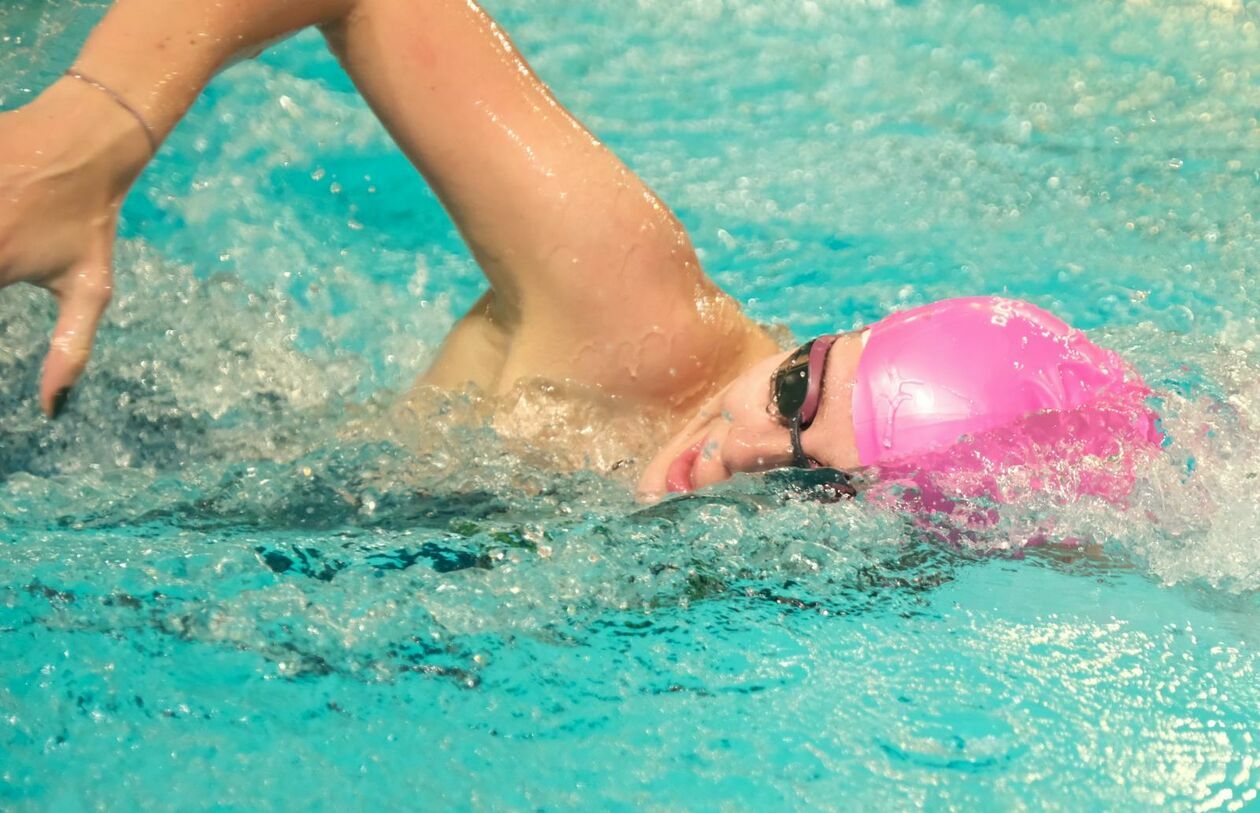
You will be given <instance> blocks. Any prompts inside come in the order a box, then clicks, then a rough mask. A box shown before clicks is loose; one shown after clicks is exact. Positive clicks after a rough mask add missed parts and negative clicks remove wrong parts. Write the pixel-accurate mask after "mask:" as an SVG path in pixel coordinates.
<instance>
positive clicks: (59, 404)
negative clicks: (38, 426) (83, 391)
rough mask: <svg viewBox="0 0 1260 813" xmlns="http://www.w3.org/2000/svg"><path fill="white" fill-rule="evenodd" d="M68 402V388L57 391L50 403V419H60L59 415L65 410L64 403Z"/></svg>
mask: <svg viewBox="0 0 1260 813" xmlns="http://www.w3.org/2000/svg"><path fill="white" fill-rule="evenodd" d="M69 400H70V388H69V387H62V388H61V389H59V390H57V394H56V395H54V396H53V402H52V418H53V420H54V421H55V420H57V419H58V418H60V417H61V413H62V412H65V410H66V401H69Z"/></svg>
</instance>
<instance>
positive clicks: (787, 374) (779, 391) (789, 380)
mask: <svg viewBox="0 0 1260 813" xmlns="http://www.w3.org/2000/svg"><path fill="white" fill-rule="evenodd" d="M813 346H814V342H813V341H812V340H811V341H808V342H806V343H805V344H803V345H801V346H800V347H799V348H797V351H796V352H795V353H793V354H792V355H791V356H789V357H788V358H787V360H786V361H784V362H783V363H782V364H780V365H779V369H778V370H776V371H775V373H774V406H775V409H777V410H778V411H779V417H781V418H783V419H784V420H785V421H790V420H792V419H793V418H795V417H796V415H797V413H799V412H800V411H801V407H803V406H804V405H805V397H806V396H807V395H808V394H809V351H810V349H811V348H812V347H813Z"/></svg>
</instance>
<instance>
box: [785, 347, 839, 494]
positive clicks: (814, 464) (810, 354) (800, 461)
mask: <svg viewBox="0 0 1260 813" xmlns="http://www.w3.org/2000/svg"><path fill="white" fill-rule="evenodd" d="M838 338H840V337H839V336H838V335H834V334H831V335H826V336H819V337H818V338H816V339H812V340H810V341H808V342H806V343H805V344H803V345H801V346H800V347H798V348H797V349H796V352H794V353H793V354H792V355H790V356H788V357H787V359H785V360H784V362H783V363H782V364H780V365H779V368H778V369H777V370H775V371H774V375H772V376H771V377H770V392H771V394H772V399H771V401H772V403H773V406H774V410H776V411H777V413H778V416H777V417H778V418H779V422H780V423H782V424H783V425H784V426H786V427H787V428H788V431H789V433H790V434H791V437H792V465H793V466H796V467H797V468H801V469H816V468H821V467H822V464H821V463H819V462H818V461H817V460H814V459H813V458H812V457H810V456H809V455H807V454H805V450H804V449H803V448H802V447H801V432H803V431H805V430H806V429H808V428H809V425H810V424H811V423H813V422H814V418H815V417H816V416H817V415H818V405H819V403H820V402H821V401H822V380H823V373H824V372H825V371H826V369H827V354H828V353H829V352H831V346H832V345H833V344H835V343H836V339H838Z"/></svg>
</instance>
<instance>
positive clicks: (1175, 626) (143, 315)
mask: <svg viewBox="0 0 1260 813" xmlns="http://www.w3.org/2000/svg"><path fill="white" fill-rule="evenodd" d="M102 5H103V4H101V3H91V2H68V0H61V1H60V2H54V1H53V0H49V1H48V2H36V1H35V0H17V2H9V3H6V4H5V5H4V6H3V8H0V106H3V107H5V108H9V107H13V106H16V105H19V104H21V103H22V102H23V101H24V100H25V99H26V98H29V95H30V93H31V92H32V91H34V90H37V89H38V88H40V87H42V86H43V85H44V84H45V83H46V82H48V81H50V80H51V78H52V77H53V76H55V74H56V73H57V71H58V70H60V69H61V68H63V67H64V66H65V65H66V64H67V63H68V61H69V59H70V58H72V56H73V53H74V50H75V48H76V47H77V44H78V42H79V41H80V38H81V36H82V34H83V32H84V31H85V30H86V28H87V27H88V26H90V24H91V22H92V20H94V19H95V18H96V17H98V16H99V14H100V13H101V9H102ZM488 7H489V8H490V10H491V11H493V12H494V13H496V14H497V15H498V16H499V17H500V18H501V20H502V21H503V22H504V24H505V26H506V27H507V28H508V30H510V31H511V32H513V34H514V35H515V37H516V39H517V41H518V44H520V46H521V47H522V49H523V50H524V51H525V52H526V54H527V55H528V56H529V57H530V59H531V60H532V61H533V62H534V64H535V66H536V67H537V69H538V70H539V72H540V73H541V74H542V75H543V76H544V77H545V78H547V79H548V80H549V81H550V82H551V83H552V84H553V85H554V87H555V88H556V91H557V93H558V95H559V96H560V98H561V99H563V100H564V101H565V102H566V103H567V104H569V105H570V106H571V107H572V108H573V109H574V110H575V111H576V112H577V113H578V114H579V115H580V116H581V117H582V118H584V119H585V120H587V121H588V122H589V123H590V124H591V126H592V127H593V129H594V130H595V131H596V132H597V133H598V134H599V135H600V136H601V137H602V138H604V139H605V140H606V141H607V142H608V143H610V144H611V145H612V146H613V147H614V148H615V149H616V150H617V151H618V152H619V153H620V154H621V155H623V156H624V157H625V158H626V160H627V161H628V163H630V164H631V165H632V166H633V167H634V168H635V169H636V170H637V171H638V172H640V173H641V174H642V175H643V176H644V177H646V178H647V179H648V181H649V182H650V183H651V184H652V185H653V186H654V187H655V188H656V189H658V191H659V192H660V193H661V194H662V196H663V197H664V198H665V199H666V200H667V201H668V202H669V203H670V204H671V205H673V206H674V207H675V208H676V209H677V210H678V212H679V214H680V215H681V217H682V219H683V220H684V222H685V223H686V224H687V226H688V227H689V229H690V230H691V232H692V234H693V236H694V238H695V241H696V243H697V246H698V247H699V249H700V250H701V252H702V256H703V259H704V261H705V263H706V265H707V267H708V268H709V270H710V271H711V273H713V274H714V276H716V277H717V278H718V279H719V280H720V281H721V282H722V283H723V284H724V285H725V286H726V287H727V288H728V289H729V290H730V291H732V293H734V294H735V295H736V296H738V297H739V298H740V299H741V300H742V301H744V302H745V303H747V306H748V308H749V310H750V311H751V312H752V313H753V314H755V315H756V316H757V317H758V318H761V319H764V320H766V321H773V322H782V323H785V324H786V325H788V326H789V327H790V328H791V329H792V330H793V331H794V332H796V333H797V334H799V335H808V334H810V333H811V332H815V331H818V330H820V329H830V328H834V327H836V326H839V327H849V326H853V325H857V324H860V323H863V322H866V321H869V320H872V319H875V318H878V317H879V316H880V315H882V314H884V313H886V312H888V311H889V310H891V309H894V308H899V307H905V306H909V305H914V304H919V303H922V302H926V301H929V300H931V299H934V298H938V297H942V296H947V295H956V294H978V293H997V292H1006V293H1008V294H1010V295H1014V296H1019V297H1023V298H1027V299H1030V300H1032V301H1034V302H1036V303H1038V304H1041V305H1043V306H1046V307H1049V308H1051V309H1053V310H1055V311H1056V312H1058V313H1060V314H1062V315H1063V316H1064V317H1065V318H1067V319H1069V320H1070V321H1072V322H1074V323H1075V324H1077V325H1079V326H1081V327H1083V328H1086V329H1089V330H1090V331H1091V335H1092V336H1093V337H1094V338H1095V339H1096V340H1097V341H1099V342H1100V343H1103V344H1106V345H1108V346H1111V347H1114V348H1116V349H1118V350H1120V351H1122V352H1124V353H1125V354H1126V355H1127V356H1128V357H1129V358H1130V359H1131V360H1132V361H1133V363H1134V364H1135V365H1136V366H1137V367H1138V368H1139V369H1140V370H1141V371H1142V372H1143V374H1145V375H1146V376H1147V378H1148V380H1149V381H1150V382H1151V383H1152V384H1153V386H1155V387H1156V389H1157V390H1158V391H1159V406H1160V408H1161V410H1162V412H1163V413H1164V415H1165V423H1166V427H1167V429H1168V432H1169V434H1170V436H1171V438H1172V443H1171V445H1170V446H1169V447H1168V449H1167V450H1166V452H1165V455H1164V457H1163V459H1161V460H1159V461H1156V462H1155V463H1153V464H1152V465H1151V466H1150V467H1149V468H1148V469H1147V470H1145V471H1144V472H1143V473H1142V476H1141V478H1140V482H1139V483H1138V486H1137V490H1136V492H1135V494H1134V497H1133V500H1132V504H1131V506H1130V507H1129V508H1128V510H1125V511H1119V510H1116V509H1114V508H1112V507H1110V506H1106V505H1102V504H1094V503H1091V502H1089V501H1083V502H1079V503H1075V504H1072V505H1069V506H1063V505H1057V504H1055V503H1054V502H1053V501H1050V500H1045V501H1035V502H1031V503H1028V504H1023V505H1017V506H1008V507H1006V508H1004V509H1003V511H1002V516H1001V517H1000V519H999V521H998V523H997V525H996V526H995V527H994V528H993V529H991V532H989V533H986V534H985V535H984V536H983V538H980V539H977V540H974V543H971V544H968V545H964V546H962V547H951V546H944V545H941V544H939V543H936V542H933V541H932V540H931V539H925V538H923V535H922V534H916V533H915V531H914V528H913V526H912V525H911V524H910V523H908V522H907V519H906V517H904V516H903V515H901V514H899V513H898V512H897V511H895V510H890V509H887V508H881V507H879V506H875V505H871V504H870V503H867V502H863V501H857V502H854V503H845V504H839V505H822V504H817V503H813V502H809V501H801V500H797V499H794V498H792V497H791V496H786V497H785V496H784V494H783V493H781V490H780V489H777V488H775V487H774V486H773V485H771V484H767V483H766V482H764V481H762V480H758V479H753V478H739V479H737V480H736V481H735V482H732V483H730V484H728V485H726V486H724V487H722V488H719V489H715V490H713V491H712V492H710V493H706V494H702V495H699V496H696V497H694V498H690V499H684V500H676V501H673V502H668V503H665V504H663V505H660V506H655V507H652V508H646V509H645V508H643V507H641V506H636V505H635V504H634V503H633V501H632V499H631V497H630V491H629V485H628V480H627V479H625V478H622V477H620V476H604V475H600V474H597V473H592V472H581V473H576V474H573V473H570V474H557V473H555V472H554V471H553V470H552V469H550V468H548V467H547V466H545V465H543V464H542V463H540V462H539V461H540V459H541V458H544V457H545V456H544V455H542V454H541V453H540V452H539V451H538V450H534V449H530V448H528V447H522V445H521V444H514V443H512V442H511V441H510V440H505V439H502V438H499V437H498V436H497V435H496V433H495V432H494V431H493V429H492V428H490V427H489V426H486V425H484V424H483V423H482V422H480V421H478V420H475V418H476V417H477V416H478V415H479V414H480V413H479V412H478V409H479V406H478V404H477V403H475V401H474V400H470V399H468V398H454V399H450V400H449V401H446V402H442V403H438V404H435V405H433V406H432V410H431V412H430V413H426V414H425V415H424V416H423V421H421V422H420V423H421V426H420V428H419V429H417V428H416V427H414V426H413V427H410V428H409V429H408V428H403V429H398V428H397V427H394V428H393V429H392V430H390V431H387V430H386V429H383V428H382V427H383V426H384V425H385V424H386V421H385V419H384V418H383V417H382V412H383V411H384V409H385V406H384V405H387V404H389V403H390V402H391V401H392V400H393V399H394V398H395V397H396V395H397V393H399V392H401V391H403V390H405V389H406V388H407V386H408V385H409V383H410V381H411V380H412V378H413V377H414V376H415V375H416V373H417V372H418V371H420V370H421V369H423V367H424V364H425V363H426V361H427V359H428V358H430V357H431V354H432V352H433V350H434V348H435V345H436V343H437V342H438V341H439V340H440V339H441V336H442V335H443V332H444V330H445V329H446V328H447V327H449V326H450V324H451V323H452V321H453V319H454V318H455V317H456V316H457V315H458V314H459V313H460V311H461V309H462V308H464V307H467V305H468V304H470V303H471V302H472V301H473V299H474V298H475V297H476V295H477V294H478V292H479V290H480V287H479V286H480V284H481V281H480V275H479V274H478V272H477V270H476V268H475V267H474V266H473V265H472V263H471V261H470V259H469V257H468V256H467V254H466V252H465V251H464V249H463V248H462V247H461V245H460V243H459V240H458V238H457V236H456V235H455V233H454V230H453V228H452V226H451V224H450V223H449V221H448V220H446V218H445V217H444V215H443V214H442V213H441V210H440V209H439V207H438V206H437V204H436V202H435V201H434V199H433V197H432V195H431V194H430V193H429V192H428V191H427V189H426V188H425V187H424V185H423V183H422V182H421V181H419V180H418V179H417V178H416V177H415V175H414V173H413V172H412V171H411V169H410V168H409V166H408V165H407V164H406V162H405V161H404V160H403V159H401V158H400V157H399V156H398V155H397V154H396V153H395V152H394V150H393V149H392V147H391V146H390V144H389V142H388V140H387V138H386V136H385V135H384V133H383V132H382V130H381V129H380V128H379V127H378V126H377V125H376V123H375V122H374V120H373V119H372V117H371V115H370V113H369V112H368V111H367V109H366V108H365V106H364V105H363V104H362V103H361V102H360V101H359V100H358V98H357V97H356V96H354V95H353V92H352V89H351V88H350V86H349V85H348V83H347V81H346V80H345V79H344V77H343V76H342V75H341V74H340V72H339V70H338V69H337V67H336V66H335V64H334V63H333V62H332V60H331V59H330V58H328V57H327V56H326V55H325V54H324V52H323V50H322V46H321V44H320V42H319V40H318V38H315V37H311V36H303V37H300V38H298V39H296V40H294V41H291V42H289V43H287V44H285V45H284V46H282V47H280V48H279V49H277V50H275V51H274V52H272V53H271V54H268V55H267V56H265V57H264V58H263V59H261V60H259V61H256V62H252V63H248V64H244V65H241V66H238V67H237V68H235V69H233V70H232V71H231V72H229V73H227V74H225V75H224V76H222V77H220V79H219V80H217V81H216V82H215V84H214V85H213V86H212V87H211V89H210V91H209V92H208V93H207V94H206V96H205V98H204V99H203V100H202V102H201V103H200V104H199V105H198V107H197V108H196V109H195V110H194V111H193V113H192V114H191V116H190V118H189V120H188V121H187V122H186V123H185V125H184V126H183V127H182V128H181V129H180V130H179V131H178V133H177V134H176V135H175V136H174V138H173V139H172V140H171V142H170V143H169V144H168V145H167V147H166V148H165V149H164V151H163V153H162V154H161V156H160V157H159V158H158V160H157V161H156V162H155V164H154V165H153V167H152V168H151V169H150V171H149V172H148V173H147V174H146V175H145V177H144V178H143V179H142V181H141V183H140V184H139V185H138V187H137V189H136V190H135V192H134V193H133V195H132V197H131V199H130V200H129V201H128V204H127V207H126V210H125V216H124V223H123V236H124V239H123V240H122V241H121V244H120V246H119V252H118V258H119V263H118V265H119V296H118V301H117V303H116V305H115V307H114V308H113V310H112V315H111V320H110V322H109V323H108V324H107V325H106V326H105V328H104V330H103V332H102V339H101V343H100V347H99V350H98V353H97V356H96V359H95V361H94V365H93V368H92V370H91V371H90V373H89V374H88V376H87V378H86V380H85V382H84V383H83V385H82V386H81V387H80V388H79V391H78V392H77V393H76V395H75V398H74V401H73V403H72V405H71V408H70V410H69V413H68V415H67V416H66V417H65V418H64V419H63V420H62V421H60V422H59V423H58V424H57V425H55V426H49V425H46V424H45V422H44V421H43V420H42V419H41V418H39V417H38V414H37V410H36V406H35V404H34V403H33V400H32V393H33V392H34V382H35V378H36V375H37V371H38V361H39V357H40V354H41V353H42V351H43V342H44V341H45V337H46V332H47V329H48V326H49V324H50V322H49V318H50V311H49V308H48V306H47V303H46V302H45V301H44V299H43V297H42V295H41V294H39V293H38V292H35V291H30V290H7V291H4V292H3V293H0V407H2V409H0V663H2V664H3V667H2V668H0V809H4V810H19V811H27V810H67V811H74V810H95V809H102V810H222V809H227V810H250V811H256V810H344V809H370V808H377V807H386V806H388V807H390V808H394V809H447V808H450V809H473V810H504V809H510V810H538V809H543V810H558V809H579V808H589V807H593V806H594V807H598V808H601V809H603V808H607V809H625V810H630V809H636V810H637V809H656V810H665V809H680V808H693V809H726V810H742V809H755V808H767V807H787V808H794V809H832V810H854V809H879V810H885V809H887V810H901V809H916V808H923V809H927V810H968V811H969V810H976V809H982V810H986V809H993V810H1072V811H1079V810H1108V811H1111V810H1147V809H1151V808H1152V807H1154V806H1156V805H1165V806H1167V807H1169V809H1177V810H1243V809H1247V808H1250V807H1256V806H1260V801H1258V800H1257V793H1258V791H1260V655H1258V654H1257V647H1258V646H1260V542H1258V537H1260V508H1258V507H1257V500H1256V498H1255V492H1256V473H1257V469H1256V466H1257V463H1256V461H1257V458H1258V457H1260V383H1257V382H1260V375H1258V373H1260V360H1258V359H1257V357H1256V346H1255V338H1256V335H1257V317H1258V316H1260V284H1258V283H1257V281H1256V274H1257V270H1258V269H1260V224H1258V223H1257V222H1256V219H1255V216H1254V214H1253V211H1254V208H1255V206H1256V203H1257V201H1260V159H1258V158H1257V156H1258V155H1260V125H1258V124H1257V120H1256V111H1257V110H1258V109H1260V81H1258V80H1260V77H1258V76H1257V75H1256V68H1255V65H1256V54H1257V53H1260V31H1257V27H1256V23H1257V20H1256V14H1255V12H1254V10H1252V9H1251V8H1248V7H1246V6H1244V5H1243V4H1241V3H1231V2H1229V0H1214V1H1213V2H1202V3H1173V2H1163V1H1162V0H1152V1H1151V2H1130V3H1116V2H1070V1H1069V2H1059V3H1053V4H1051V3H1045V4H1035V3H1028V2H1006V3H994V4H987V5H972V4H969V3H961V2H945V1H944V0H923V2H908V3H893V2H881V1H879V0H876V1H875V2H830V0H813V1H812V2H811V0H803V1H799V2H797V1H794V2H786V1H785V2H752V0H748V1H745V0H727V1H726V2H722V1H721V0H681V1H680V0H668V1H667V0H639V1H638V2H636V3H613V2H606V1H605V0H598V2H593V3H584V4H580V5H579V4H572V3H568V2H564V0H542V2H532V3H524V2H520V0H494V2H490V3H489V4H488ZM470 417H471V418H473V420H470ZM1044 527H1052V528H1054V529H1055V534H1056V535H1057V536H1059V537H1061V538H1067V537H1084V538H1088V539H1091V540H1094V542H1095V543H1096V544H1095V545H1093V546H1091V547H1089V548H1088V549H1086V550H1079V549H1063V548H1059V547H1055V546H1049V547H1042V548H1037V549H1025V548H1023V547H1022V541H1023V540H1024V539H1026V538H1027V536H1028V532H1029V529H1030V528H1044Z"/></svg>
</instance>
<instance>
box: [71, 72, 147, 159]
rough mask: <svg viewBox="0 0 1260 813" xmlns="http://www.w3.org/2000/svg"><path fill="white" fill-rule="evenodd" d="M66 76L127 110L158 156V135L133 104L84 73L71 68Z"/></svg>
mask: <svg viewBox="0 0 1260 813" xmlns="http://www.w3.org/2000/svg"><path fill="white" fill-rule="evenodd" d="M66 76H69V77H70V78H71V79H77V80H79V81H80V82H82V83H83V84H85V85H87V86H89V87H94V88H96V89H97V90H99V91H100V92H102V93H104V94H105V95H106V96H108V97H109V98H111V99H113V100H114V102H115V103H116V104H117V105H118V106H119V107H121V108H122V109H123V110H126V111H127V112H128V113H130V114H131V117H132V118H134V119H135V120H136V122H137V123H138V124H139V125H140V127H141V129H143V130H144V135H145V138H147V139H149V150H150V152H151V153H152V154H154V155H156V154H157V151H158V138H157V135H156V134H155V133H154V132H153V128H152V127H150V126H149V123H148V122H147V121H145V120H144V116H142V115H140V111H139V110H137V109H135V108H134V107H132V106H131V103H130V102H128V101H127V100H126V99H124V98H123V97H122V94H120V93H118V92H117V91H116V90H114V89H113V88H111V87H109V86H108V85H105V84H102V83H100V82H98V81H96V80H95V79H93V78H92V77H90V76H87V75H86V74H84V73H83V72H82V71H79V70H77V69H75V68H71V69H70V70H68V71H66Z"/></svg>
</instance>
